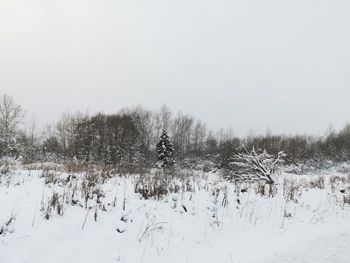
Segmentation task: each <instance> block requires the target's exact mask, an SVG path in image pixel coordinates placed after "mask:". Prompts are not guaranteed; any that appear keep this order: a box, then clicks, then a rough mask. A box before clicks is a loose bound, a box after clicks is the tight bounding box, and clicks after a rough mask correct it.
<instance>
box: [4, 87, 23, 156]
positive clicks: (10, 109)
mask: <svg viewBox="0 0 350 263" xmlns="http://www.w3.org/2000/svg"><path fill="white" fill-rule="evenodd" d="M23 117H24V111H23V110H22V107H21V106H20V105H18V104H16V103H15V102H14V100H13V98H12V97H11V96H9V95H6V94H5V95H2V96H1V98H0V145H1V146H0V147H1V149H0V152H1V153H0V155H7V154H9V151H11V150H12V147H13V145H12V146H11V144H13V142H14V141H15V135H16V132H17V128H18V125H19V124H20V122H21V121H22V119H23Z"/></svg>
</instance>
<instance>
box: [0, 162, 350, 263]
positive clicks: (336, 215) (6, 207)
mask: <svg viewBox="0 0 350 263" xmlns="http://www.w3.org/2000/svg"><path fill="white" fill-rule="evenodd" d="M0 178H1V179H0V229H2V230H0V233H1V234H0V262H1V263H47V262H52V263H56V262H57V263H61V262H72V263H78V262H84V263H89V262H91V263H95V262H103V263H109V262H110V263H112V262H130V263H133V262H152V263H156V262H161V263H166V262H189V263H191V262H193V263H197V262H201V263H203V262H217V263H219V262H227V263H233V262H234V263H241V262H242V263H244V262H256V263H264V262H269V263H275V262H276V263H277V262H318V263H320V262H343V263H345V262H350V205H349V204H347V202H346V197H348V196H350V189H349V187H350V176H349V174H348V172H346V173H341V172H338V171H337V170H335V169H333V170H329V171H325V172H324V173H322V174H321V173H320V174H317V175H291V174H286V173H282V174H281V175H280V176H279V177H278V184H277V188H276V189H272V191H271V193H269V192H268V189H264V190H266V191H265V193H264V194H262V192H263V189H262V188H261V187H259V186H258V185H256V184H252V185H248V184H243V185H240V186H237V185H235V184H233V183H229V182H227V181H225V180H223V179H221V177H220V176H219V175H218V174H215V173H200V172H189V171H187V172H183V173H181V175H178V176H176V177H172V178H168V179H167V181H166V182H165V183H164V181H157V179H156V177H155V175H154V174H153V175H127V176H120V175H119V174H112V173H109V172H106V171H103V172H99V171H97V170H91V171H89V172H81V173H72V172H71V173H69V172H65V171H63V170H62V169H61V168H60V167H59V166H57V167H56V166H53V167H49V168H48V167H46V168H45V169H36V170H32V169H31V170H29V169H25V168H23V167H22V168H18V169H17V170H15V171H13V172H12V173H10V174H9V175H6V176H1V177H0ZM320 178H321V179H320ZM162 184H165V185H166V189H167V191H169V193H167V194H165V193H163V192H161V191H159V198H157V197H150V198H149V199H145V198H144V197H147V195H148V194H149V192H147V191H145V190H144V189H145V188H147V187H149V188H151V189H152V187H153V186H159V185H162ZM135 189H138V192H142V193H143V196H144V197H143V196H142V194H140V193H135ZM343 192H344V193H343ZM11 218H12V220H10V219H11Z"/></svg>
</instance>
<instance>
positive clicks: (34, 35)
mask: <svg viewBox="0 0 350 263" xmlns="http://www.w3.org/2000/svg"><path fill="white" fill-rule="evenodd" d="M2 93H8V94H10V95H12V96H13V97H14V98H15V100H16V101H17V102H18V103H19V104H21V105H22V106H23V107H24V108H25V109H26V111H27V112H28V113H30V114H31V113H32V112H35V115H36V117H37V119H38V121H39V123H44V122H50V121H52V120H54V119H56V118H57V117H58V116H59V115H60V113H61V112H63V111H68V110H69V111H75V110H82V111H85V110H86V109H89V111H90V112H96V111H99V110H102V111H105V112H113V111H116V110H118V109H120V108H123V107H126V106H133V105H137V104H142V105H143V106H145V107H148V108H151V109H157V108H159V107H160V106H161V104H163V103H166V104H168V105H169V106H170V107H171V108H172V109H173V110H174V111H177V110H182V111H183V112H187V113H190V114H192V115H194V116H196V117H198V118H201V119H202V120H203V121H204V122H206V123H207V124H208V126H209V127H211V128H213V129H218V128H220V127H229V126H232V127H233V130H234V131H235V133H236V134H237V135H244V134H246V133H248V132H249V131H250V130H251V129H253V130H255V131H256V132H258V133H260V132H264V131H265V130H266V129H268V128H269V129H270V130H272V131H273V132H274V133H308V134H323V133H324V131H325V130H326V128H327V126H328V125H329V124H333V125H334V127H335V128H341V127H342V126H343V125H345V123H346V122H350V1H349V0H327V1H326V0H307V1H306V0H293V1H292V0H288V1H286V0H264V1H262V0H211V1H209V0H198V1H196V0H59V1H58V0H0V94H2Z"/></svg>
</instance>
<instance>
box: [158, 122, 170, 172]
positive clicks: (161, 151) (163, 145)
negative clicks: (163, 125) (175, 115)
mask: <svg viewBox="0 0 350 263" xmlns="http://www.w3.org/2000/svg"><path fill="white" fill-rule="evenodd" d="M156 151H157V163H156V167H157V168H163V171H164V173H165V169H166V168H171V167H173V166H174V164H175V161H174V153H175V151H174V146H173V144H172V143H171V141H170V137H169V136H168V133H167V131H166V130H165V129H164V130H163V132H162V135H161V136H160V140H159V142H158V143H157V145H156Z"/></svg>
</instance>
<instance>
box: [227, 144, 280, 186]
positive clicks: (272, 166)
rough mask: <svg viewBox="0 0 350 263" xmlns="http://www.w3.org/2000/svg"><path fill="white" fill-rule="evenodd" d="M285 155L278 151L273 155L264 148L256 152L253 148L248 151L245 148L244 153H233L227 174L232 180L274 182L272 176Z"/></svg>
mask: <svg viewBox="0 0 350 263" xmlns="http://www.w3.org/2000/svg"><path fill="white" fill-rule="evenodd" d="M285 156H286V154H284V153H283V152H279V153H278V155H277V156H276V157H275V156H273V155H271V154H268V153H267V152H266V151H265V150H263V151H261V152H256V151H255V149H254V148H253V149H252V150H251V151H250V152H249V151H247V150H246V152H244V153H238V154H234V155H233V157H232V162H231V163H230V168H231V169H230V171H229V173H228V175H229V177H231V178H230V179H234V180H253V181H254V180H255V181H265V182H266V183H268V184H274V183H275V181H274V179H273V178H272V177H273V175H275V174H276V173H277V172H278V170H279V166H280V164H282V163H283V157H285Z"/></svg>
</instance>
